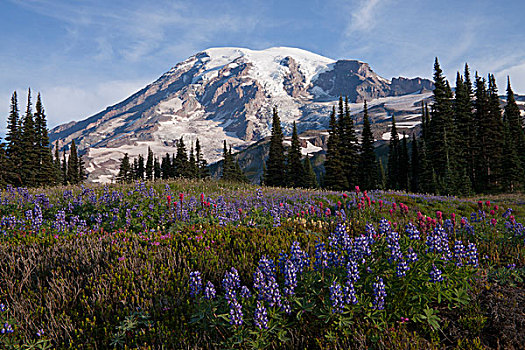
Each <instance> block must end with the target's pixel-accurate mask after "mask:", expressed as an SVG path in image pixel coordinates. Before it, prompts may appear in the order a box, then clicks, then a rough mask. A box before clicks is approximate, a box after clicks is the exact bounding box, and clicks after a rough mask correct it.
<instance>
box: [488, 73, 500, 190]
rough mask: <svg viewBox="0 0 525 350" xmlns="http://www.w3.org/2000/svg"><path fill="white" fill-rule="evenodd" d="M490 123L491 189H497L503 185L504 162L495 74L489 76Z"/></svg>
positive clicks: (489, 170) (489, 169)
mask: <svg viewBox="0 0 525 350" xmlns="http://www.w3.org/2000/svg"><path fill="white" fill-rule="evenodd" d="M488 94H489V104H488V108H489V109H488V123H489V127H488V128H487V131H488V132H489V133H488V137H489V142H488V144H487V145H486V146H485V147H487V151H488V155H489V164H488V166H489V168H488V172H489V185H490V188H489V189H490V190H492V191H495V190H497V189H498V188H499V187H500V186H501V179H502V177H503V176H504V169H503V167H502V162H503V137H502V136H503V134H504V128H503V119H502V111H501V107H500V101H499V96H498V87H497V86H496V79H495V78H494V75H493V74H489V76H488Z"/></svg>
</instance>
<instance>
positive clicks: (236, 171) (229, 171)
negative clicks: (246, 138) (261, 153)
mask: <svg viewBox="0 0 525 350" xmlns="http://www.w3.org/2000/svg"><path fill="white" fill-rule="evenodd" d="M222 166H223V168H222V176H221V180H224V181H231V182H248V178H247V177H246V175H244V172H243V171H242V169H241V167H240V165H239V162H238V161H237V160H236V159H235V158H234V156H233V154H232V148H231V146H230V147H229V149H227V147H226V140H225V141H224V148H223V160H222Z"/></svg>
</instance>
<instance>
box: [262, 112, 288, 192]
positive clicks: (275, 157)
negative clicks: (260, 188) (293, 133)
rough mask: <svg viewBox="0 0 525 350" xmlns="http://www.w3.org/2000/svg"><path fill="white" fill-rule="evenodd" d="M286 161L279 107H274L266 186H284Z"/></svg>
mask: <svg viewBox="0 0 525 350" xmlns="http://www.w3.org/2000/svg"><path fill="white" fill-rule="evenodd" d="M285 169H286V168H285V162H284V146H283V133H282V129H281V121H280V119H279V115H278V114H277V108H276V107H274V108H273V117H272V134H271V138H270V152H269V154H268V160H267V161H266V177H265V179H264V183H265V185H266V186H284V185H285V184H286V173H285Z"/></svg>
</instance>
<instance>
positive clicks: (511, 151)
mask: <svg viewBox="0 0 525 350" xmlns="http://www.w3.org/2000/svg"><path fill="white" fill-rule="evenodd" d="M504 129H505V132H504V137H503V151H504V152H505V157H504V158H503V159H502V166H503V168H504V169H505V174H504V176H503V177H502V179H501V187H502V190H503V191H508V192H514V191H515V190H517V189H519V187H520V186H521V184H522V183H523V179H524V178H525V173H524V171H523V167H522V165H521V161H520V158H519V157H518V152H517V147H516V142H517V141H518V140H517V139H515V138H514V137H513V136H512V134H513V131H512V127H511V126H510V121H509V120H508V119H506V120H505V125H504Z"/></svg>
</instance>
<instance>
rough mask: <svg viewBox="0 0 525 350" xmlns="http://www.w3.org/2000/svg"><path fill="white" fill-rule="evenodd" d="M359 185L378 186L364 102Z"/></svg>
mask: <svg viewBox="0 0 525 350" xmlns="http://www.w3.org/2000/svg"><path fill="white" fill-rule="evenodd" d="M359 175H360V176H359V186H360V187H361V188H362V189H363V190H372V189H376V188H378V167H377V157H376V154H375V152H374V135H373V134H372V129H371V127H370V119H369V117H368V107H367V105H366V101H365V102H364V116H363V133H362V135H361V154H360V155H359Z"/></svg>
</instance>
